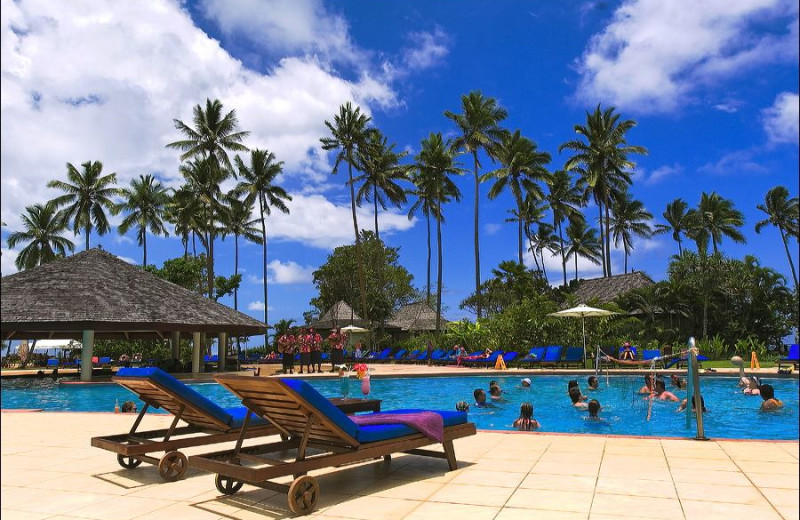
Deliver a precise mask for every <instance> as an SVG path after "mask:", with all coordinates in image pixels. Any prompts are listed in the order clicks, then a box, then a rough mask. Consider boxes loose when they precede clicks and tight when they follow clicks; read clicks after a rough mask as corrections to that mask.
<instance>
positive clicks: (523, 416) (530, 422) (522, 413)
mask: <svg viewBox="0 0 800 520" xmlns="http://www.w3.org/2000/svg"><path fill="white" fill-rule="evenodd" d="M511 426H512V427H513V428H516V429H518V430H519V431H530V430H536V429H538V428H540V425H539V421H537V420H536V419H534V418H533V405H532V404H531V403H522V406H520V407H519V417H517V420H516V421H514V424H512V425H511Z"/></svg>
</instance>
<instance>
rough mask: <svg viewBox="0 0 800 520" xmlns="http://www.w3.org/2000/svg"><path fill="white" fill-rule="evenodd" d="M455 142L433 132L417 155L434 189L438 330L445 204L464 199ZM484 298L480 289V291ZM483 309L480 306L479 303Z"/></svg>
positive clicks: (422, 175)
mask: <svg viewBox="0 0 800 520" xmlns="http://www.w3.org/2000/svg"><path fill="white" fill-rule="evenodd" d="M453 149H454V148H453V145H452V143H450V142H446V141H444V139H443V138H442V134H441V133H438V134H434V133H432V134H430V135H429V136H428V138H427V139H423V140H422V147H421V149H420V152H419V154H418V155H417V156H416V157H415V159H414V160H415V163H416V168H417V170H418V171H419V178H422V179H424V183H425V187H424V188H423V189H424V190H425V191H426V192H427V193H430V197H431V200H430V204H431V212H432V214H433V216H434V218H435V219H436V254H437V260H436V331H437V332H439V331H440V330H441V317H442V259H443V256H444V255H443V254H442V222H444V212H443V211H442V207H443V206H444V205H445V204H447V203H448V202H451V201H456V202H457V201H459V200H461V192H460V191H459V190H458V187H457V186H456V184H455V183H454V182H453V179H452V178H451V176H452V175H462V174H463V173H464V170H462V169H461V168H460V167H459V166H458V164H456V162H455V159H454V157H453ZM478 298H480V290H479V291H478ZM478 309H479V312H480V306H479V307H478Z"/></svg>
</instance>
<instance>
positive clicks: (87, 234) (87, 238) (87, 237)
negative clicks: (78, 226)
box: [84, 226, 92, 251]
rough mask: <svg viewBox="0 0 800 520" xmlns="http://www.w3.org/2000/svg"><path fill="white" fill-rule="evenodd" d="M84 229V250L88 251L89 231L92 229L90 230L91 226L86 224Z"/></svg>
mask: <svg viewBox="0 0 800 520" xmlns="http://www.w3.org/2000/svg"><path fill="white" fill-rule="evenodd" d="M84 231H85V232H86V251H88V250H89V233H91V231H92V230H91V228H90V227H89V226H86V227H85V228H84Z"/></svg>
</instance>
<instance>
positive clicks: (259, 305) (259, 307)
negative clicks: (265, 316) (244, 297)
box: [247, 300, 273, 312]
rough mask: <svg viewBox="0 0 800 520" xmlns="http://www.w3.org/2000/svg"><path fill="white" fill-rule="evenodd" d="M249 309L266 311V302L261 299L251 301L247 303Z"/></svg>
mask: <svg viewBox="0 0 800 520" xmlns="http://www.w3.org/2000/svg"><path fill="white" fill-rule="evenodd" d="M247 310H248V311H261V312H264V302H262V301H261V300H256V301H254V302H250V303H248V304H247ZM269 310H273V309H272V305H270V306H269Z"/></svg>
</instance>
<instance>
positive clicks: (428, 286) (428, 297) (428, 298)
mask: <svg viewBox="0 0 800 520" xmlns="http://www.w3.org/2000/svg"><path fill="white" fill-rule="evenodd" d="M425 220H426V221H427V224H428V279H427V284H426V285H425V292H426V294H425V301H426V302H427V303H428V305H430V303H431V215H430V213H425Z"/></svg>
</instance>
